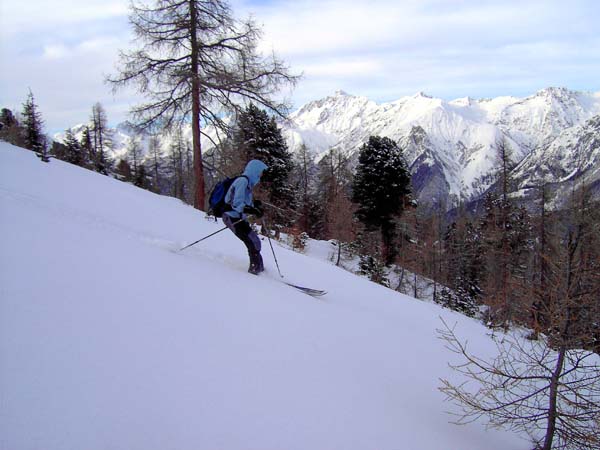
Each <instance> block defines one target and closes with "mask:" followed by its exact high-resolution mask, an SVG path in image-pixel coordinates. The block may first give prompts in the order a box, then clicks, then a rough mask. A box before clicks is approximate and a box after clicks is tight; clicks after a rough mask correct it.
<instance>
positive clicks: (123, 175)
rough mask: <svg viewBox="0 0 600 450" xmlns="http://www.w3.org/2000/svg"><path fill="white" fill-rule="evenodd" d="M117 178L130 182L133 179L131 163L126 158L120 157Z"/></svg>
mask: <svg viewBox="0 0 600 450" xmlns="http://www.w3.org/2000/svg"><path fill="white" fill-rule="evenodd" d="M117 179H119V180H121V181H124V182H125V183H130V182H131V181H132V180H133V174H132V170H131V165H130V164H129V162H128V161H127V160H126V159H119V162H118V163H117Z"/></svg>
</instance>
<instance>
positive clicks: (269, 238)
mask: <svg viewBox="0 0 600 450" xmlns="http://www.w3.org/2000/svg"><path fill="white" fill-rule="evenodd" d="M262 223H263V225H264V226H265V228H266V229H267V239H268V240H269V245H270V246H271V251H272V252H273V259H275V265H276V266H277V272H279V276H280V277H281V278H283V275H282V274H281V269H279V262H278V261H277V256H276V255H275V249H274V248H273V243H272V242H271V230H270V229H269V227H268V226H267V224H266V222H265V220H263V221H262Z"/></svg>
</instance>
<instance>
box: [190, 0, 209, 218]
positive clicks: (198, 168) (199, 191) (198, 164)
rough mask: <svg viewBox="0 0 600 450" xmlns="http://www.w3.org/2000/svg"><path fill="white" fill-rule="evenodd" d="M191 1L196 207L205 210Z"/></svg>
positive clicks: (194, 16)
mask: <svg viewBox="0 0 600 450" xmlns="http://www.w3.org/2000/svg"><path fill="white" fill-rule="evenodd" d="M189 1H190V45H191V50H192V51H191V58H192V67H191V69H192V146H193V151H194V183H195V185H194V208H196V209H200V210H204V207H205V206H204V202H205V194H204V167H203V164H202V146H201V145H200V80H199V71H198V67H199V65H198V37H197V28H196V24H197V20H198V17H197V16H198V11H197V9H196V3H195V0H189Z"/></svg>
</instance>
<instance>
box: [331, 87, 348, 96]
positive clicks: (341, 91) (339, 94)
mask: <svg viewBox="0 0 600 450" xmlns="http://www.w3.org/2000/svg"><path fill="white" fill-rule="evenodd" d="M333 96H334V97H351V95H350V94H348V93H347V92H346V91H344V90H343V89H338V90H337V91H335V92H334V93H333Z"/></svg>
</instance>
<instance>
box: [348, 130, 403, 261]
mask: <svg viewBox="0 0 600 450" xmlns="http://www.w3.org/2000/svg"><path fill="white" fill-rule="evenodd" d="M409 195H410V173H409V171H408V168H407V166H406V162H405V161H404V156H403V154H402V150H401V149H400V148H399V147H398V145H397V144H396V143H395V142H394V141H393V140H391V139H389V138H387V137H379V136H371V137H370V138H369V140H368V142H367V143H366V144H364V145H363V146H362V147H361V149H360V154H359V157H358V166H357V169H356V176H355V179H354V183H353V187H352V201H353V202H354V203H356V204H357V205H358V209H357V211H356V216H357V217H358V219H359V220H360V221H361V222H362V223H363V224H365V226H366V227H367V229H371V230H373V229H379V230H380V232H381V243H382V245H381V246H382V258H383V260H384V262H385V264H390V263H391V262H392V261H393V259H394V251H393V239H394V232H395V223H394V219H395V218H397V217H399V215H400V214H401V213H402V211H403V209H404V205H405V203H406V202H407V201H408V197H409Z"/></svg>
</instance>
